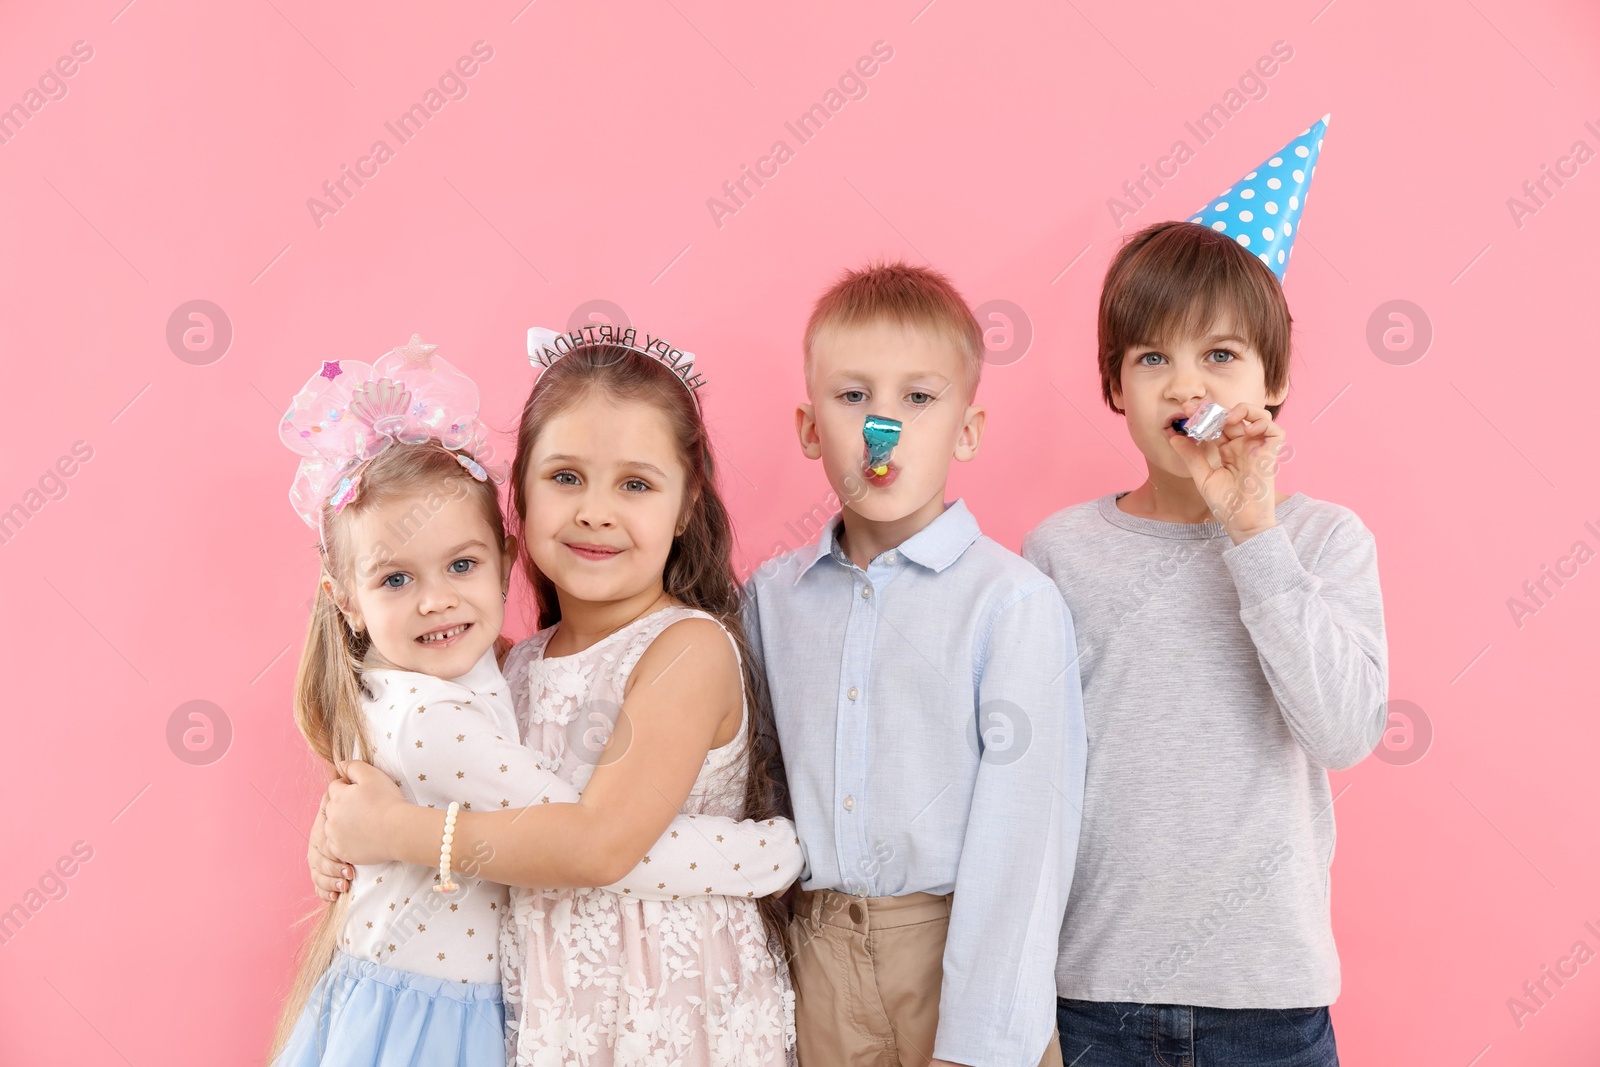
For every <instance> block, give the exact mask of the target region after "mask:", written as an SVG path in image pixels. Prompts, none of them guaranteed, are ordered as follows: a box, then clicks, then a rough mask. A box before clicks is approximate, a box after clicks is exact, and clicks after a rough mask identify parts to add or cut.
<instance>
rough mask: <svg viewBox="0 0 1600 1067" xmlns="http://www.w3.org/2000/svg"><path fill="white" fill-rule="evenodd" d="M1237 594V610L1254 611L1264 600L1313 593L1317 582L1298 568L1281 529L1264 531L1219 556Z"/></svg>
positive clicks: (1301, 568)
mask: <svg viewBox="0 0 1600 1067" xmlns="http://www.w3.org/2000/svg"><path fill="white" fill-rule="evenodd" d="M1222 560H1223V562H1224V563H1226V564H1227V565H1228V571H1229V573H1231V574H1232V575H1233V584H1234V586H1235V587H1236V588H1237V589H1238V591H1239V606H1240V607H1241V608H1250V607H1254V606H1255V605H1257V604H1260V603H1261V602H1262V601H1264V600H1270V599H1271V598H1273V597H1275V596H1278V595H1279V594H1280V593H1287V592H1291V591H1295V590H1305V591H1315V590H1316V588H1317V587H1318V582H1317V579H1316V578H1315V577H1314V576H1313V575H1311V574H1309V573H1308V572H1307V571H1306V569H1305V567H1303V566H1301V564H1300V557H1299V556H1297V555H1295V551H1294V545H1293V544H1291V543H1290V541H1289V534H1288V533H1287V532H1286V531H1285V530H1284V528H1283V527H1282V526H1274V527H1273V528H1272V529H1270V530H1263V531H1262V532H1261V533H1258V534H1256V535H1255V536H1254V537H1252V538H1250V540H1248V541H1245V542H1243V543H1242V544H1237V545H1234V546H1233V547H1232V548H1229V549H1226V550H1225V551H1224V552H1223V553H1222Z"/></svg>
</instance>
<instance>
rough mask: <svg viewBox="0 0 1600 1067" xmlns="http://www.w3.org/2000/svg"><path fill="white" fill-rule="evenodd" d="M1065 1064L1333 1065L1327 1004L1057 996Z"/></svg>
mask: <svg viewBox="0 0 1600 1067" xmlns="http://www.w3.org/2000/svg"><path fill="white" fill-rule="evenodd" d="M1056 1023H1057V1026H1058V1027H1059V1028H1060V1031H1061V1058H1062V1060H1063V1061H1065V1063H1066V1064H1067V1067H1339V1053H1338V1050H1337V1049H1335V1048H1334V1044H1333V1022H1332V1020H1331V1019H1330V1018H1329V1016H1328V1009H1327V1008H1283V1009H1276V1008H1194V1007H1188V1006H1185V1005H1181V1004H1111V1003H1098V1002H1095V1001H1088V1000H1065V999H1062V1000H1057V1001H1056Z"/></svg>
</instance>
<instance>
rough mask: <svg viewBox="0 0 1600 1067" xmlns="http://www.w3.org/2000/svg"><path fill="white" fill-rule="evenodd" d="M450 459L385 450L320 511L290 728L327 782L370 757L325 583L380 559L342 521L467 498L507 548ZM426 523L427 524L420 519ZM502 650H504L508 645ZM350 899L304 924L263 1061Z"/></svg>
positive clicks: (316, 973)
mask: <svg viewBox="0 0 1600 1067" xmlns="http://www.w3.org/2000/svg"><path fill="white" fill-rule="evenodd" d="M455 455H456V454H455V453H453V452H450V451H449V450H447V449H446V448H444V446H443V445H441V444H439V442H438V441H437V440H433V441H428V442H425V443H422V444H395V445H390V446H389V447H388V448H386V449H384V450H383V451H382V452H380V453H379V454H378V455H377V456H376V457H374V458H373V459H372V460H371V461H370V462H369V463H368V464H367V465H366V467H365V468H364V469H363V471H362V473H361V482H360V484H359V486H358V487H357V489H356V495H355V498H354V499H352V500H351V501H350V503H349V504H347V505H346V506H345V508H344V510H343V511H342V512H340V513H338V514H335V513H334V510H333V508H332V507H330V506H327V505H324V506H323V509H322V528H323V530H324V531H326V535H327V538H328V543H327V544H325V545H322V546H320V549H321V557H322V574H321V575H320V576H319V577H318V579H317V594H316V601H315V604H314V606H313V607H312V609H311V623H310V626H309V628H308V629H307V631H306V643H305V649H304V650H303V651H302V652H301V654H300V672H299V674H298V675H297V676H296V678H295V699H294V720H295V725H296V726H298V727H299V728H300V733H301V736H303V737H304V738H305V739H306V744H307V745H308V746H310V748H311V751H312V753H313V754H314V755H315V756H316V757H317V758H318V759H319V760H320V761H321V763H322V766H323V769H324V771H325V772H326V774H327V777H328V778H329V779H332V778H333V777H334V764H335V763H336V762H337V761H341V760H348V759H366V758H368V754H369V753H370V752H371V751H372V750H371V748H370V747H369V746H368V744H367V739H366V731H365V729H364V728H363V714H362V711H361V696H362V688H361V663H362V660H363V659H364V658H365V656H366V654H367V651H368V649H369V648H370V647H371V642H370V639H369V638H368V636H367V633H366V631H365V630H362V631H360V632H357V631H355V630H352V629H351V628H350V625H349V623H347V622H346V621H345V618H344V613H343V612H342V611H341V610H340V609H339V605H338V602H337V601H335V599H334V598H333V597H331V596H329V595H328V591H327V589H325V588H324V586H323V583H324V582H325V581H331V582H333V583H334V585H335V586H336V587H341V586H342V587H344V588H346V589H348V588H349V585H350V582H351V580H352V579H353V578H354V577H356V572H357V569H358V566H363V565H365V566H373V565H379V564H381V560H360V561H358V560H354V559H351V558H350V544H349V535H348V533H347V531H346V529H345V520H346V519H347V518H348V517H349V516H351V515H354V514H358V513H359V512H361V511H363V510H364V509H366V508H369V507H372V506H374V505H376V504H382V503H387V502H388V501H391V500H394V499H396V498H398V497H403V496H407V495H414V494H418V493H423V492H428V491H433V492H437V493H440V494H443V495H444V496H446V497H450V498H459V497H461V496H463V495H467V494H470V495H471V496H472V497H473V499H474V500H475V501H476V502H477V503H478V505H479V506H480V507H482V508H483V516H484V518H485V519H487V520H488V522H489V526H490V528H491V529H493V530H494V532H495V536H496V537H497V538H498V540H499V548H500V549H501V550H502V551H503V550H504V549H505V525H504V522H503V519H502V515H501V509H500V497H499V493H498V491H497V490H496V488H495V485H494V483H493V482H480V481H478V480H477V479H475V478H473V477H472V475H471V474H469V473H468V472H467V471H466V470H465V469H464V468H463V467H462V466H461V465H460V464H459V463H457V462H456V458H455ZM431 499H432V498H431V497H430V500H431ZM422 521H426V514H424V515H423V517H422ZM500 642H501V643H502V650H503V642H504V638H501V639H500ZM347 900H348V894H346V893H340V894H339V898H338V899H337V900H335V901H332V902H323V903H321V904H320V905H319V907H318V908H317V910H316V911H313V912H311V913H310V914H308V915H306V916H305V917H304V918H303V919H302V920H301V922H302V923H312V924H313V925H312V928H311V933H310V934H309V935H308V936H307V937H306V940H305V943H304V945H303V946H302V947H301V950H300V956H299V961H298V965H297V968H296V971H295V978H294V983H293V985H292V986H291V987H290V991H289V995H288V997H287V998H286V999H285V1001H284V1005H283V1013H282V1015H280V1017H279V1019H278V1026H277V1030H276V1031H275V1033H274V1035H273V1038H272V1045H271V1048H270V1049H269V1051H268V1054H267V1062H268V1063H271V1062H272V1061H273V1060H275V1059H277V1057H278V1054H279V1053H280V1052H282V1051H283V1047H284V1046H285V1045H286V1044H287V1043H288V1041H289V1038H290V1036H291V1035H292V1034H293V1033H294V1027H295V1023H296V1022H298V1021H299V1018H300V1014H301V1012H302V1011H303V1010H304V1009H305V1006H306V1004H307V1003H308V1002H309V1001H310V999H311V993H312V991H313V990H314V989H315V988H316V984H317V982H318V980H319V979H321V977H322V975H323V974H324V973H325V972H326V971H327V969H328V967H329V966H330V965H331V964H332V963H333V954H334V951H335V950H336V948H337V947H338V938H339V932H340V931H341V930H342V929H343V928H344V917H345V911H346V908H347V903H346V902H347Z"/></svg>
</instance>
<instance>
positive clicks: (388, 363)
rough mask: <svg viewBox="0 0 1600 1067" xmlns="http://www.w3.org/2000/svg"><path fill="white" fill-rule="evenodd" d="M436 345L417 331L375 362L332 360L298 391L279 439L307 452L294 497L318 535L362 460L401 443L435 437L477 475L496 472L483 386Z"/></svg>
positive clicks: (349, 492)
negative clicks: (481, 409)
mask: <svg viewBox="0 0 1600 1067" xmlns="http://www.w3.org/2000/svg"><path fill="white" fill-rule="evenodd" d="M437 348H438V346H437V345H429V344H423V343H422V337H421V335H420V334H412V335H411V342H410V343H409V344H407V345H405V346H403V347H401V348H396V349H394V350H393V351H390V352H387V353H385V354H384V355H382V356H379V357H378V359H377V360H376V361H375V362H373V363H372V364H370V365H369V364H366V363H360V362H357V361H355V360H348V359H346V360H331V361H329V362H326V363H324V364H323V365H322V369H321V370H319V371H318V372H317V373H316V374H314V375H312V376H311V379H310V380H309V381H307V382H306V384H305V386H304V387H303V388H302V389H301V390H300V392H298V393H296V394H295V398H294V401H293V402H292V403H291V404H290V407H289V410H288V411H287V412H285V413H284V416H283V419H282V420H281V421H280V422H279V423H278V437H279V439H280V440H282V441H283V443H284V444H285V445H286V446H287V447H288V448H289V449H290V450H291V451H293V452H295V453H297V454H298V455H300V456H302V457H303V458H302V459H301V461H300V467H299V469H298V470H297V471H296V472H295V477H294V484H293V485H292V486H290V488H289V502H290V503H291V504H293V505H294V510H295V513H296V514H298V515H299V516H300V517H301V518H302V519H304V520H305V523H306V525H307V526H310V527H311V528H312V529H314V530H318V531H319V532H320V529H321V518H322V508H323V505H324V504H332V505H333V506H334V510H335V511H339V510H341V509H342V508H343V507H344V505H345V504H348V503H349V502H350V500H351V499H353V498H354V496H355V490H356V487H357V485H359V484H360V480H361V471H360V468H361V467H362V465H363V464H365V463H366V462H367V460H369V459H371V458H372V457H374V456H376V455H377V454H378V453H380V452H382V451H383V450H384V449H386V448H388V447H389V446H390V445H391V444H394V443H395V442H397V441H398V442H402V443H406V444H418V443H421V442H424V441H427V440H430V439H437V440H438V441H439V443H440V444H442V445H443V446H444V447H445V448H448V449H450V450H451V451H453V452H455V453H456V461H457V462H459V463H460V464H461V465H462V466H463V467H465V468H466V469H467V470H468V471H469V472H470V473H471V474H472V476H473V477H474V478H477V479H478V480H479V481H484V480H487V479H488V478H489V477H491V474H490V472H489V470H487V469H486V468H485V466H484V463H486V462H487V461H488V460H489V459H490V457H491V455H492V450H491V449H490V447H489V443H488V440H487V438H486V437H485V436H484V433H483V430H482V427H481V425H480V423H479V421H478V402H479V394H478V387H477V385H476V384H474V382H473V381H472V379H471V378H468V377H467V376H466V375H465V374H462V373H461V372H460V371H458V370H456V369H455V367H453V366H451V365H450V363H448V362H447V361H445V360H444V359H443V358H442V357H439V356H436V355H434V352H435V350H436V349H437ZM495 480H496V481H499V480H500V479H499V478H495Z"/></svg>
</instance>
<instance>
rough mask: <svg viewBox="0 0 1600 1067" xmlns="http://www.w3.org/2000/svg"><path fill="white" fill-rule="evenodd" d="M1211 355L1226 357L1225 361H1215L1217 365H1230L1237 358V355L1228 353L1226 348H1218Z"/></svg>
mask: <svg viewBox="0 0 1600 1067" xmlns="http://www.w3.org/2000/svg"><path fill="white" fill-rule="evenodd" d="M1211 354H1212V355H1213V356H1226V357H1227V358H1226V359H1219V360H1217V362H1218V363H1232V362H1233V361H1234V360H1236V359H1238V358H1239V356H1238V354H1237V353H1234V352H1230V351H1228V350H1227V349H1226V348H1218V349H1216V350H1214V351H1213V352H1212V353H1211Z"/></svg>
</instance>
